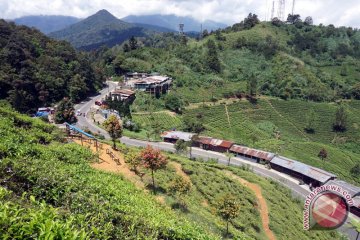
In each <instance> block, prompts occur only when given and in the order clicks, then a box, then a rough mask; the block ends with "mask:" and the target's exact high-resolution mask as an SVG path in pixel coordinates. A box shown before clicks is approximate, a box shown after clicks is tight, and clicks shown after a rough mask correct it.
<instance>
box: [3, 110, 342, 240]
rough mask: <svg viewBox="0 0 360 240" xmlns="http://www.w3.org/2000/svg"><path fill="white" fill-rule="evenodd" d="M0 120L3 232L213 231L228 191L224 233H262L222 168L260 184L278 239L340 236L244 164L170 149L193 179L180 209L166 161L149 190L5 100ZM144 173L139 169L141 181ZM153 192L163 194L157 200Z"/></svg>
mask: <svg viewBox="0 0 360 240" xmlns="http://www.w3.org/2000/svg"><path fill="white" fill-rule="evenodd" d="M0 124H1V126H0V134H1V136H2V141H1V143H0V172H1V175H0V200H1V201H0V238H1V239H49V238H51V239H219V238H222V237H223V232H224V229H225V223H224V221H223V220H222V219H221V218H220V217H219V216H218V215H217V214H216V202H217V199H218V198H219V197H221V196H223V195H224V194H226V193H232V194H233V195H235V196H236V198H237V199H238V200H239V202H240V203H241V208H240V209H241V210H240V212H241V213H240V215H239V216H238V217H237V218H236V219H234V220H233V221H232V224H231V227H230V237H233V238H236V239H266V236H265V233H264V230H263V226H262V224H261V220H260V213H259V210H258V209H257V207H256V206H257V202H256V198H255V196H254V193H253V192H252V191H251V190H249V189H248V188H246V187H244V186H243V185H241V184H240V183H239V182H237V181H235V180H233V179H231V178H229V177H228V176H227V175H226V174H225V173H224V170H227V171H231V172H232V174H234V175H237V176H239V177H242V178H243V179H246V180H248V181H250V182H253V183H256V184H258V185H259V186H260V187H261V188H262V191H263V195H264V197H265V199H266V202H267V204H268V208H269V211H270V212H269V217H270V229H271V230H272V231H273V232H274V234H275V235H276V237H277V238H278V239H289V238H294V237H295V238H298V239H340V236H339V235H338V233H336V232H316V231H313V232H312V231H309V232H307V231H303V230H302V216H301V212H302V202H301V201H299V200H296V199H293V198H292V197H291V194H290V191H289V190H287V189H283V188H282V187H281V186H280V185H279V184H277V183H275V182H272V181H270V180H267V179H262V178H259V177H257V176H256V175H255V174H253V173H252V172H251V170H249V169H238V168H226V167H220V166H218V165H213V164H211V163H204V162H194V161H189V160H187V159H185V158H184V157H180V156H178V155H174V154H168V157H169V160H170V162H175V163H177V164H181V169H182V171H183V172H184V173H185V174H187V175H188V176H189V178H190V180H191V183H192V188H191V191H190V193H188V194H187V195H186V196H185V197H184V201H185V202H186V205H187V207H186V209H183V208H179V207H178V205H177V199H176V198H175V197H173V196H172V195H171V194H170V193H169V192H168V184H169V182H170V181H171V180H172V179H173V178H174V177H175V176H176V169H174V168H173V166H172V164H168V166H167V167H166V169H164V170H160V171H157V172H156V182H157V185H158V193H157V196H153V195H152V194H150V193H148V192H146V191H143V190H141V189H138V188H136V187H135V186H134V185H133V184H132V183H131V182H129V181H127V180H126V178H125V177H124V176H122V175H119V174H111V173H106V172H102V171H98V170H95V169H93V168H91V166H90V163H91V162H93V161H95V160H96V157H95V156H94V155H93V154H92V153H91V152H90V151H89V150H88V149H87V148H84V147H81V146H79V145H76V144H74V143H66V141H64V136H63V135H62V133H61V132H59V130H57V129H56V128H55V127H53V126H50V125H48V124H45V123H43V122H42V121H40V120H34V119H31V118H29V117H26V116H23V115H20V114H17V113H15V112H14V111H13V110H12V109H9V108H7V107H0ZM121 149H123V151H125V153H126V151H127V150H128V148H126V147H124V146H122V147H121ZM134 150H135V151H137V150H136V149H134ZM148 175H149V174H148V172H146V171H145V178H144V181H147V177H148ZM159 197H162V198H163V199H164V200H165V201H164V202H163V203H159V201H158V200H157V199H158V198H159ZM283 209H287V211H283Z"/></svg>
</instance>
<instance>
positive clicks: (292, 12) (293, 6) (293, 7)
mask: <svg viewBox="0 0 360 240" xmlns="http://www.w3.org/2000/svg"><path fill="white" fill-rule="evenodd" d="M294 9H295V0H293V4H292V11H291V15H294Z"/></svg>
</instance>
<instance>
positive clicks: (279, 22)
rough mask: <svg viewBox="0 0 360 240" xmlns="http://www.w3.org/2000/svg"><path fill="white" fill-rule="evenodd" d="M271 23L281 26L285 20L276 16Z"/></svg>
mask: <svg viewBox="0 0 360 240" xmlns="http://www.w3.org/2000/svg"><path fill="white" fill-rule="evenodd" d="M271 24H272V25H274V26H277V27H280V26H281V25H282V24H283V22H282V21H281V20H280V19H279V18H277V17H274V18H273V19H271Z"/></svg>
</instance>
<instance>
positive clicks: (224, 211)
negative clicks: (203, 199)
mask: <svg viewBox="0 0 360 240" xmlns="http://www.w3.org/2000/svg"><path fill="white" fill-rule="evenodd" d="M217 208H218V213H219V215H220V216H221V217H222V218H223V219H224V220H225V221H226V235H227V234H228V232H229V227H228V224H229V222H231V220H232V219H234V218H236V217H237V216H238V215H239V214H240V204H239V202H238V201H237V199H236V198H235V196H233V195H231V194H227V195H224V196H223V197H222V198H220V199H219V200H218V206H217Z"/></svg>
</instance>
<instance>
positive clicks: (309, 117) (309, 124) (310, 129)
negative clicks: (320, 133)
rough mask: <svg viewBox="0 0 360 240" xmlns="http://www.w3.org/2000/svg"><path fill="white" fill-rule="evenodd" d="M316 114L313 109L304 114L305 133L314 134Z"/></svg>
mask: <svg viewBox="0 0 360 240" xmlns="http://www.w3.org/2000/svg"><path fill="white" fill-rule="evenodd" d="M315 122H316V113H315V111H314V109H311V110H310V111H308V112H307V113H306V126H305V131H306V132H307V133H314V132H315Z"/></svg>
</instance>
